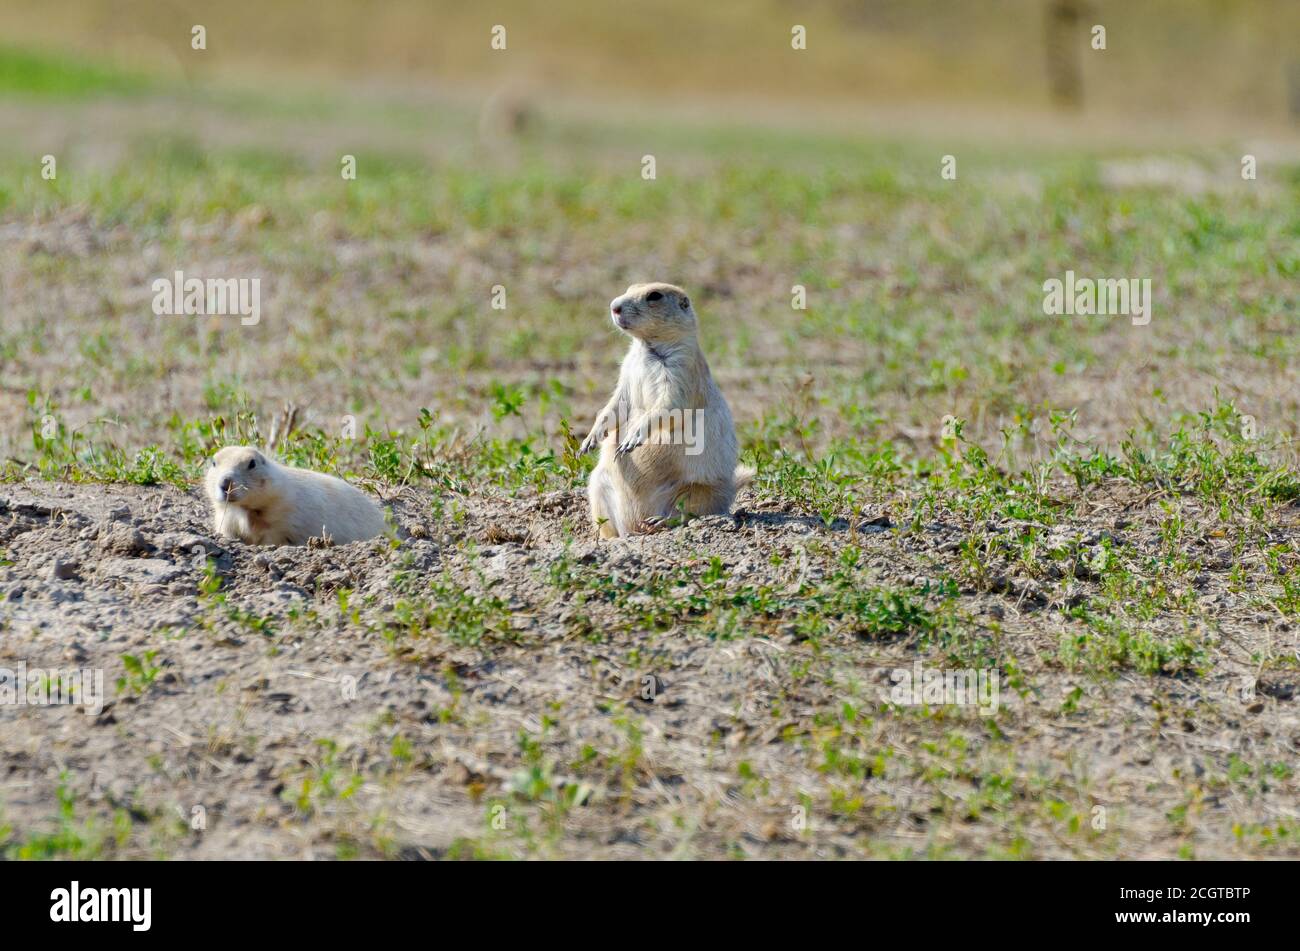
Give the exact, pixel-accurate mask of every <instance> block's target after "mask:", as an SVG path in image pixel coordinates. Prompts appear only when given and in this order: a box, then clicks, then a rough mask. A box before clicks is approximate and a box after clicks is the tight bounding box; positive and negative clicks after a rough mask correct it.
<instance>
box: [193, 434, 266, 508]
mask: <svg viewBox="0 0 1300 951" xmlns="http://www.w3.org/2000/svg"><path fill="white" fill-rule="evenodd" d="M274 470H275V464H274V463H272V462H271V460H269V459H267V458H266V456H264V455H262V453H260V452H258V451H257V450H256V449H254V448H253V447H252V446H227V447H226V448H225V449H220V450H218V451H217V454H216V455H215V456H213V457H212V461H211V462H209V463H208V471H207V474H206V475H205V476H204V478H203V486H204V489H205V490H206V491H207V494H208V498H209V499H211V500H212V501H213V502H222V503H225V504H226V505H238V506H240V507H241V508H257V506H258V503H259V502H260V501H262V500H263V499H264V498H265V497H266V496H267V495H268V492H269V490H270V488H271V484H272V481H273V474H274Z"/></svg>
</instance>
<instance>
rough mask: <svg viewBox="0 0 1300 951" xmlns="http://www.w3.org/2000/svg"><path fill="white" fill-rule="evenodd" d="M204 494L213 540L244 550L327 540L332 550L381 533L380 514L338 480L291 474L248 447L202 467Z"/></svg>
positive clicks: (230, 449)
mask: <svg viewBox="0 0 1300 951" xmlns="http://www.w3.org/2000/svg"><path fill="white" fill-rule="evenodd" d="M203 488H204V492H205V494H206V495H207V497H208V501H209V502H211V503H212V523H213V527H214V528H215V529H216V531H217V534H219V535H223V536H225V537H226V538H238V539H240V540H241V541H244V542H247V543H248V544H250V545H305V544H306V543H307V539H309V538H323V537H326V536H328V537H329V538H331V539H333V540H334V541H335V542H336V543H338V544H344V543H346V542H354V541H362V540H364V539H367V538H374V537H375V536H376V535H381V534H383V533H384V530H385V528H386V525H385V523H384V513H383V510H382V509H380V507H379V505H378V504H377V503H376V502H375V500H374V499H372V498H371V497H370V496H368V495H366V494H365V493H364V492H362V491H361V490H360V489H358V488H356V487H355V486H352V485H349V484H348V483H346V482H344V481H343V480H342V479H339V478H336V477H334V476H332V475H326V474H325V473H323V472H313V471H311V470H310V469H295V468H294V467H292V466H284V465H280V464H279V463H277V462H275V461H273V460H272V459H270V458H269V457H268V456H267V455H266V454H265V453H262V452H259V451H258V450H256V449H254V448H253V447H251V446H227V447H226V448H224V449H222V450H220V451H219V452H218V453H217V454H216V455H215V456H213V457H212V461H211V462H210V463H209V465H208V471H207V473H206V474H205V476H204V479H203Z"/></svg>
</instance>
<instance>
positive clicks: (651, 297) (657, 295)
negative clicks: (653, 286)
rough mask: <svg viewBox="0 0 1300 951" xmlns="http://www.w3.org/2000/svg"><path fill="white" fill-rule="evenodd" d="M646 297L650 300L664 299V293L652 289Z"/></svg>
mask: <svg viewBox="0 0 1300 951" xmlns="http://www.w3.org/2000/svg"><path fill="white" fill-rule="evenodd" d="M645 299H646V300H648V301H657V300H663V299H664V295H663V294H660V293H659V292H658V291H651V292H650V293H649V294H647V295H646V296H645Z"/></svg>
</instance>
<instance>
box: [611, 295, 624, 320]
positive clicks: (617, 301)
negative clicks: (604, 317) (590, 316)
mask: <svg viewBox="0 0 1300 951" xmlns="http://www.w3.org/2000/svg"><path fill="white" fill-rule="evenodd" d="M609 310H610V313H612V314H614V315H615V316H617V315H618V314H621V313H623V298H621V297H615V298H614V299H613V300H612V301H610V302H609Z"/></svg>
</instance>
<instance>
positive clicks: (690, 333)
mask: <svg viewBox="0 0 1300 951" xmlns="http://www.w3.org/2000/svg"><path fill="white" fill-rule="evenodd" d="M609 316H610V318H611V319H612V320H613V321H614V326H615V327H617V328H618V329H619V330H621V331H623V332H624V333H626V334H629V335H630V336H633V337H636V338H637V339H638V340H644V341H645V342H646V343H648V344H651V345H654V344H658V343H676V342H677V341H679V340H685V339H687V338H691V337H694V336H695V331H696V329H697V327H698V326H699V324H698V322H697V320H696V318H695V311H694V310H693V309H692V308H691V299H690V298H689V297H687V296H686V292H685V291H684V290H682V289H681V288H680V287H674V286H673V285H672V284H659V283H655V284H633V285H632V286H631V287H629V288H628V289H627V290H626V291H625V292H623V294H622V295H621V296H619V297H615V298H614V299H613V300H612V301H610V302H609Z"/></svg>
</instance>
